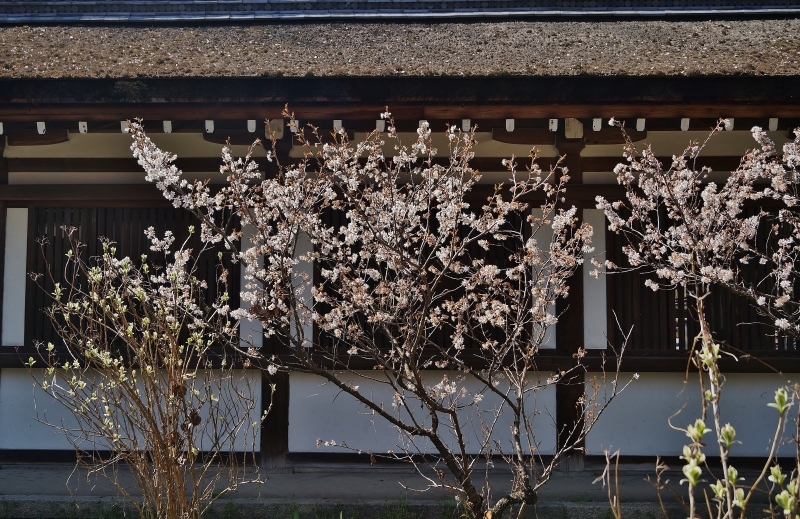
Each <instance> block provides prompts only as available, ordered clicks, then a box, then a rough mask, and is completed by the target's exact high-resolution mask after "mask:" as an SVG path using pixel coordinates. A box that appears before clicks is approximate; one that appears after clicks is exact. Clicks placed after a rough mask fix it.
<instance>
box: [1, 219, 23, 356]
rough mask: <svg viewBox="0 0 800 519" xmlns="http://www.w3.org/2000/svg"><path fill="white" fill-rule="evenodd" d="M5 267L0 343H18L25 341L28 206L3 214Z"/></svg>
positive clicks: (17, 344) (4, 344) (10, 344)
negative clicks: (4, 220)
mask: <svg viewBox="0 0 800 519" xmlns="http://www.w3.org/2000/svg"><path fill="white" fill-rule="evenodd" d="M5 247H6V248H5V267H4V272H3V276H4V277H3V279H4V280H5V282H4V285H3V334H2V345H3V346H22V344H23V342H24V341H25V283H26V282H27V280H28V275H27V272H26V271H25V269H26V268H27V265H28V263H27V257H28V209H27V208H25V207H22V208H16V207H15V208H10V209H8V213H7V216H6V243H5Z"/></svg>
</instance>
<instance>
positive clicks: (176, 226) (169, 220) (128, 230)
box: [25, 207, 240, 345]
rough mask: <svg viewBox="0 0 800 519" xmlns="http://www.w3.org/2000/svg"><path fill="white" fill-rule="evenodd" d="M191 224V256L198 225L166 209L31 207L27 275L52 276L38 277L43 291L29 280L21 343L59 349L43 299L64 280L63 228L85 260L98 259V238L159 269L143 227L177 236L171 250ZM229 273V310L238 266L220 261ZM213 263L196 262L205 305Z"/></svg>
mask: <svg viewBox="0 0 800 519" xmlns="http://www.w3.org/2000/svg"><path fill="white" fill-rule="evenodd" d="M191 225H194V226H195V227H196V229H197V231H198V232H195V233H194V234H193V235H192V236H191V238H190V241H189V243H188V245H187V246H188V247H189V248H191V249H192V250H194V251H199V250H200V249H201V243H200V237H199V229H200V224H199V222H198V221H197V219H196V218H195V217H194V216H192V215H191V214H190V213H189V212H187V211H184V210H180V209H175V208H171V207H147V208H127V207H124V208H120V207H114V208H100V207H66V208H65V207H38V208H32V209H31V212H30V219H29V230H28V232H29V239H28V244H29V246H28V271H29V272H34V273H44V272H45V271H46V270H47V265H50V271H51V272H52V273H53V279H52V280H51V279H50V278H49V277H48V276H43V277H42V278H40V280H39V282H40V283H41V284H42V285H43V289H42V288H39V287H38V286H37V285H36V284H35V283H34V282H33V281H29V282H28V285H27V292H26V302H27V303H26V304H27V309H26V312H25V344H26V345H33V344H34V343H35V342H36V341H42V342H45V343H46V342H53V343H54V344H58V343H59V342H58V340H57V339H58V337H57V335H56V332H55V330H54V328H53V326H52V325H51V323H50V320H49V318H48V317H47V316H46V315H45V313H44V311H43V310H44V309H45V308H46V307H47V306H48V305H49V296H48V294H50V293H52V290H53V283H54V282H56V281H59V280H60V279H62V278H63V276H64V262H65V259H66V253H67V251H68V250H69V248H70V242H69V239H68V238H67V237H66V236H65V235H64V232H63V231H62V227H64V226H67V227H74V228H75V231H74V233H73V239H76V240H78V241H79V242H80V243H82V244H84V249H83V254H84V258H87V259H88V258H90V257H93V256H97V255H99V254H100V253H101V251H102V245H101V243H100V238H107V239H109V240H111V241H113V242H114V243H115V244H116V248H117V256H118V257H124V256H129V257H131V258H132V259H134V260H136V261H137V263H138V258H140V257H141V256H142V255H146V256H147V257H148V261H150V262H151V263H153V264H155V265H158V264H163V262H164V255H163V253H156V252H153V251H151V250H150V245H151V244H150V241H149V240H148V239H147V237H146V236H145V235H144V231H145V230H146V229H147V228H148V227H153V228H154V229H155V231H156V233H157V235H159V236H163V234H164V232H165V231H167V230H169V231H172V232H173V234H174V236H175V237H176V240H175V243H176V245H178V244H181V243H183V242H184V241H185V240H186V239H187V237H189V226H191ZM44 237H46V238H47V242H48V244H47V246H46V247H44V248H42V247H40V245H39V243H38V241H39V239H41V238H44ZM224 261H225V263H226V264H225V266H226V267H227V268H228V269H229V271H230V273H231V274H230V275H229V276H228V282H229V295H230V298H231V306H232V307H234V308H235V307H236V306H238V304H239V292H240V288H239V274H238V269H237V267H238V264H236V265H233V264H231V263H229V262H228V260H227V257H226V259H225V260H224ZM217 266H218V258H217V253H216V252H215V251H207V252H205V253H204V254H203V255H202V256H201V258H200V261H199V264H198V272H197V274H196V275H197V276H198V277H199V278H201V279H206V280H207V281H209V283H208V285H209V289H208V291H207V292H206V303H207V304H210V303H211V302H212V301H213V300H214V299H215V297H216V289H217V286H216V283H215V282H213V281H214V280H215V279H216V275H217Z"/></svg>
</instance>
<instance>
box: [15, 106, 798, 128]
mask: <svg viewBox="0 0 800 519" xmlns="http://www.w3.org/2000/svg"><path fill="white" fill-rule="evenodd" d="M283 108H284V106H283V105H265V104H249V103H241V104H240V103H232V104H221V103H170V104H167V103H164V104H159V103H150V104H91V105H83V104H74V105H70V104H63V105H62V104H37V105H25V104H17V103H15V104H0V121H3V122H36V121H69V122H72V121H76V122H77V121H87V122H90V123H91V122H113V121H124V120H128V119H137V118H140V119H145V120H203V119H221V120H235V119H240V120H248V119H255V120H257V121H263V120H265V119H277V118H282V117H283V116H282V114H281V112H282V110H283ZM291 109H292V112H293V113H294V114H295V115H296V117H297V118H298V119H299V120H301V121H307V120H316V119H322V120H329V119H331V120H332V119H343V120H376V119H379V118H380V114H381V113H383V112H384V111H386V106H385V105H378V104H374V105H365V104H361V103H358V104H347V103H342V104H322V105H320V104H314V105H305V104H299V105H294V106H292V107H291ZM389 110H390V111H391V113H392V116H393V117H394V118H395V119H397V120H415V121H416V120H421V119H431V120H447V121H449V122H451V123H454V124H455V123H460V122H461V120H462V119H548V118H565V117H571V118H586V119H590V118H603V119H604V120H605V119H608V118H611V117H616V118H645V119H675V118H684V117H687V118H702V119H717V118H724V117H733V118H772V117H777V118H800V104H769V103H766V104H730V103H705V104H690V103H670V104H657V103H625V104H574V105H570V104H527V105H526V104H505V103H499V104H487V103H459V104H402V103H397V104H395V105H393V106H390V107H389ZM90 127H91V126H90ZM676 129H677V128H676ZM486 130H488V128H486Z"/></svg>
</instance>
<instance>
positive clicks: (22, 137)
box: [6, 128, 69, 146]
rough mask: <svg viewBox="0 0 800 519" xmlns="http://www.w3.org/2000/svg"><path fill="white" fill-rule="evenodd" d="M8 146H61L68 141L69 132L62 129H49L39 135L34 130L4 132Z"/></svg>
mask: <svg viewBox="0 0 800 519" xmlns="http://www.w3.org/2000/svg"><path fill="white" fill-rule="evenodd" d="M6 133H7V136H6V138H7V139H8V145H9V146H44V145H47V144H61V143H62V142H67V141H68V140H69V132H68V131H67V130H64V129H55V128H53V129H49V130H48V131H47V132H46V133H42V134H40V133H39V132H37V131H36V130H18V131H12V132H6Z"/></svg>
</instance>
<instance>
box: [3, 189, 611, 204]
mask: <svg viewBox="0 0 800 519" xmlns="http://www.w3.org/2000/svg"><path fill="white" fill-rule="evenodd" d="M493 191H494V187H493V186H492V185H487V184H480V185H477V186H475V188H474V189H473V190H472V191H471V192H470V193H469V194H468V195H467V198H468V199H469V200H474V201H483V200H486V198H487V197H488V196H490V195H491V194H492V193H493ZM624 194H625V192H624V190H623V189H622V188H620V187H619V186H617V185H610V184H596V185H595V184H574V185H571V186H569V187H568V188H567V198H568V200H570V201H578V202H580V201H584V202H587V203H591V202H593V201H594V199H595V197H597V196H598V195H601V196H603V197H605V198H607V199H609V200H617V199H620V198H621V197H623V196H624ZM541 199H543V195H542V194H541V193H535V194H534V195H533V196H531V197H530V200H532V201H535V200H541ZM0 201H2V202H8V203H9V204H12V205H14V206H17V207H24V206H35V205H54V204H77V203H80V204H82V205H92V204H94V205H98V204H99V205H101V206H102V205H103V204H107V205H108V204H110V205H120V206H122V205H124V206H128V207H135V206H142V205H147V206H150V205H168V203H167V202H166V201H165V200H164V198H163V196H161V193H160V192H159V191H158V189H157V188H156V187H155V186H153V185H151V184H92V185H84V184H12V185H0Z"/></svg>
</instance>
